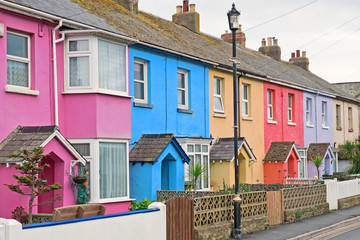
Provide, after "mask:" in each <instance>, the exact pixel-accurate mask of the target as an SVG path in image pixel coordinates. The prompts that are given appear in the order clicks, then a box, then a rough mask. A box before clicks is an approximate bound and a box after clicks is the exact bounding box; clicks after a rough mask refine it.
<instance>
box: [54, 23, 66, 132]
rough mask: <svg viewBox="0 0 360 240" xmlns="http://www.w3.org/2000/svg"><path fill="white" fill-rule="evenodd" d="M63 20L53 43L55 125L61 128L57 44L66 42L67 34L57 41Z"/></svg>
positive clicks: (62, 34)
mask: <svg viewBox="0 0 360 240" xmlns="http://www.w3.org/2000/svg"><path fill="white" fill-rule="evenodd" d="M62 24H63V20H62V19H61V20H60V21H59V24H58V25H57V26H56V27H55V28H54V29H53V30H52V42H53V46H52V48H53V67H54V105H55V106H54V107H55V108H54V112H55V113H54V114H55V125H56V126H59V101H58V81H57V57H56V44H57V43H59V42H62V41H64V39H65V34H64V33H61V38H59V39H56V31H57V30H58V29H59V28H60V27H61V26H62Z"/></svg>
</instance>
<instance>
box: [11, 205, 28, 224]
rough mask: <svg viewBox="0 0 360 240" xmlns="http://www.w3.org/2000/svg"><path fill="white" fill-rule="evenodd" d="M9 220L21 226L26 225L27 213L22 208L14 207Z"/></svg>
mask: <svg viewBox="0 0 360 240" xmlns="http://www.w3.org/2000/svg"><path fill="white" fill-rule="evenodd" d="M11 214H12V215H11V218H12V219H15V220H16V221H18V222H20V223H21V224H22V225H24V224H27V223H28V222H29V221H28V213H27V212H26V211H25V208H23V206H20V207H16V208H15V209H14V211H12V212H11Z"/></svg>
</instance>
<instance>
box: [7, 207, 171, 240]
mask: <svg viewBox="0 0 360 240" xmlns="http://www.w3.org/2000/svg"><path fill="white" fill-rule="evenodd" d="M151 208H155V209H156V208H158V209H160V211H152V212H142V211H141V210H140V211H135V212H130V213H129V214H124V215H119V216H116V214H112V215H104V216H97V217H89V218H86V220H85V219H82V220H80V221H79V219H72V220H65V221H61V222H62V224H58V225H55V224H54V225H49V226H45V225H44V224H34V225H33V227H32V228H26V229H23V228H22V225H21V224H20V223H19V222H17V221H16V220H13V219H4V218H0V240H19V239H26V240H49V239H51V240H64V239H86V240H113V239H149V240H162V239H164V240H165V239H166V206H165V205H164V204H162V203H158V202H157V203H152V204H151V205H150V206H149V209H151ZM155 209H154V210H155ZM66 221H67V222H66ZM53 223H56V222H53ZM36 225H38V226H39V227H37V226H36Z"/></svg>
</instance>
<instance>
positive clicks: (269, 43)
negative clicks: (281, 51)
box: [268, 37, 272, 46]
mask: <svg viewBox="0 0 360 240" xmlns="http://www.w3.org/2000/svg"><path fill="white" fill-rule="evenodd" d="M268 46H272V37H268Z"/></svg>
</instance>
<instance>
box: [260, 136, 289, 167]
mask: <svg viewBox="0 0 360 240" xmlns="http://www.w3.org/2000/svg"><path fill="white" fill-rule="evenodd" d="M294 146H295V145H294V142H292V141H282V142H271V145H270V148H269V150H268V151H267V153H266V155H265V158H264V161H281V162H286V160H287V157H288V156H289V153H290V151H291V150H292V148H293V147H294Z"/></svg>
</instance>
